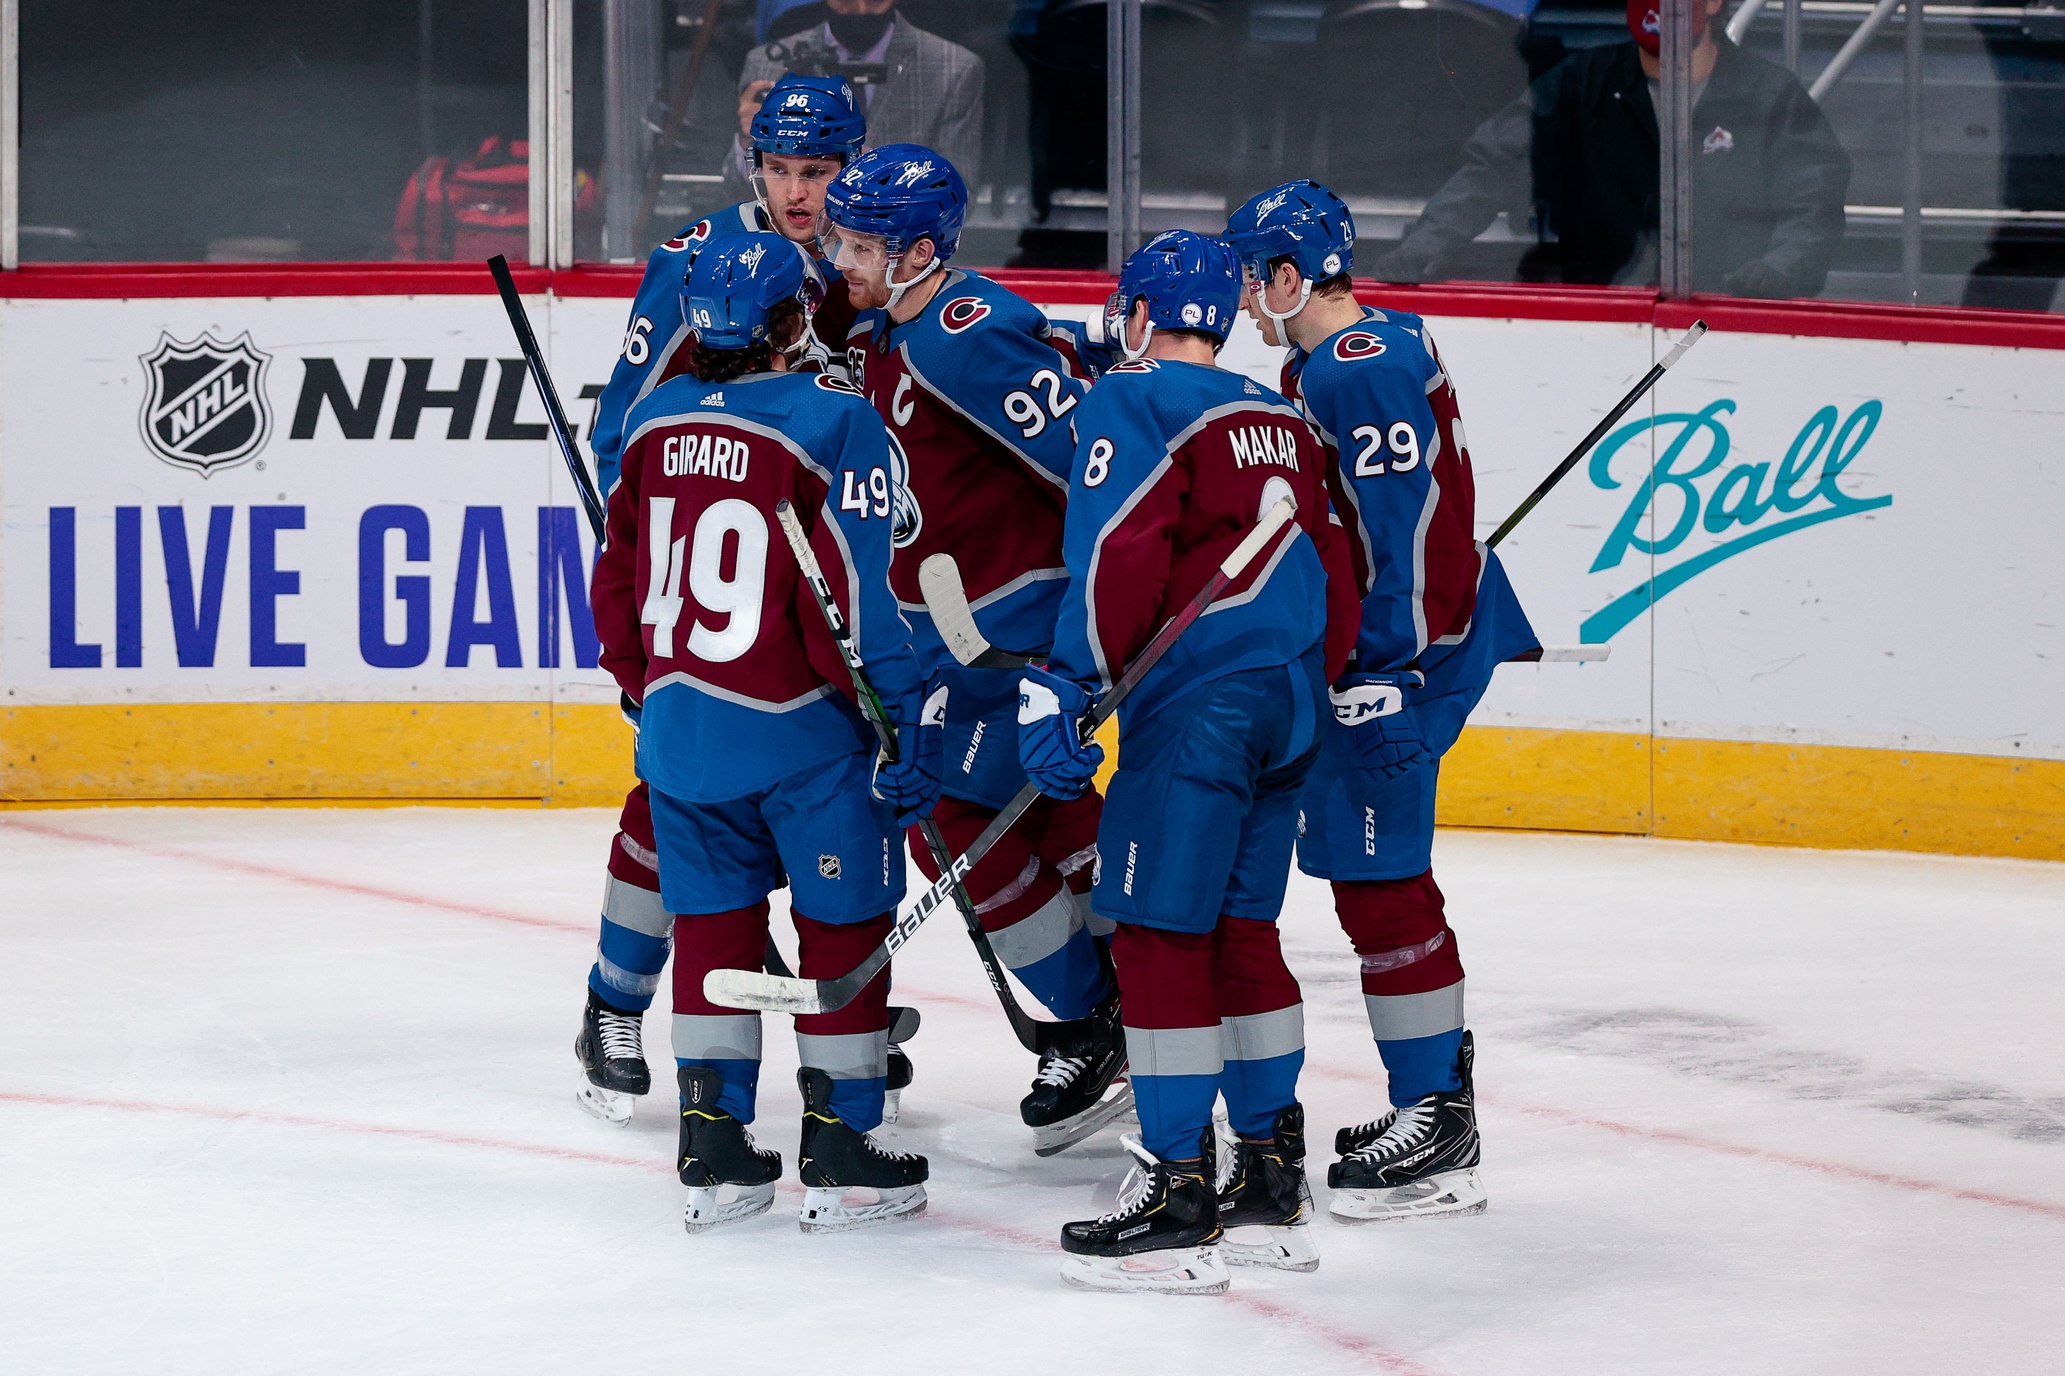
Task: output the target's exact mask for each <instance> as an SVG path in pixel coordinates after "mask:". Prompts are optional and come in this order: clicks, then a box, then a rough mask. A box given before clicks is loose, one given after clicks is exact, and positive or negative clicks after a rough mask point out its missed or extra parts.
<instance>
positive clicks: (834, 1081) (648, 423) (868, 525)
mask: <svg viewBox="0 0 2065 1376" xmlns="http://www.w3.org/2000/svg"><path fill="white" fill-rule="evenodd" d="M805 281H806V264H805V261H804V256H803V254H802V252H801V250H799V249H797V248H796V247H795V246H794V245H793V244H791V243H789V242H788V241H787V240H785V239H782V238H780V237H778V236H776V235H772V234H746V235H739V236H735V237H732V238H728V239H725V240H723V241H721V242H719V243H717V244H715V245H712V246H711V247H710V248H709V249H707V250H706V251H705V252H703V253H701V254H699V255H698V256H697V257H696V260H695V263H694V265H693V266H692V267H691V268H690V270H689V275H688V282H687V286H686V288H685V290H684V293H683V297H684V305H685V318H686V319H687V320H688V321H689V324H690V329H691V333H690V336H689V339H688V341H687V343H686V345H685V347H686V348H687V349H689V350H690V351H691V353H690V356H689V357H688V359H687V361H686V368H687V372H688V373H689V374H690V375H688V376H682V377H677V378H675V379H673V380H671V381H668V382H664V383H662V384H660V385H659V386H658V387H657V388H655V389H654V390H653V392H652V394H651V395H650V396H648V397H647V398H646V399H645V400H644V401H642V402H640V403H639V404H638V405H637V406H636V407H634V408H633V409H632V413H631V417H630V420H629V422H628V426H627V430H628V435H629V439H628V442H627V444H626V445H625V449H624V456H623V468H622V473H621V476H620V478H619V480H618V483H617V486H616V488H615V490H614V491H613V492H612V493H611V494H610V503H609V540H608V543H607V544H606V545H605V547H604V549H603V553H602V557H601V560H600V562H599V563H598V564H597V566H596V571H595V579H594V592H593V602H594V609H595V624H596V631H597V634H598V635H599V637H600V638H601V641H602V645H603V653H602V662H603V665H604V667H606V668H607V669H608V670H609V671H610V673H611V674H613V675H614V676H615V677H616V679H617V681H618V683H619V684H620V685H621V686H622V687H623V689H624V691H625V693H626V694H627V695H629V696H630V697H631V698H632V699H633V701H634V702H636V703H637V704H638V705H639V709H640V714H641V717H642V720H643V726H642V729H641V730H640V732H639V740H638V772H639V775H640V777H641V778H643V779H645V780H646V781H647V783H648V785H649V786H650V788H651V796H652V811H653V823H654V830H655V834H656V836H657V840H658V850H659V859H660V866H659V872H660V883H661V889H660V895H661V904H662V906H663V908H664V910H665V911H667V912H669V913H673V914H675V915H676V916H675V920H674V946H675V951H674V1054H675V1058H676V1061H677V1062H678V1065H679V1071H678V1079H679V1082H680V1089H681V1104H682V1119H681V1151H680V1157H679V1165H680V1173H681V1180H682V1183H683V1184H685V1185H687V1186H688V1187H689V1198H688V1207H687V1214H686V1222H687V1226H688V1228H689V1230H690V1231H696V1230H698V1229H701V1228H705V1227H709V1226H712V1225H714V1224H718V1223H724V1222H729V1221H731V1220H733V1219H738V1218H744V1217H748V1216H750V1215H752V1214H756V1213H759V1212H761V1211H764V1210H765V1209H766V1208H767V1207H768V1206H769V1204H770V1203H771V1202H772V1200H773V1198H774V1182H775V1180H776V1179H777V1178H778V1177H779V1175H780V1173H781V1158H780V1156H779V1155H778V1154H777V1153H775V1152H772V1151H763V1150H761V1149H759V1148H758V1147H756V1146H755V1145H754V1144H753V1140H752V1137H751V1135H750V1134H749V1133H748V1132H747V1131H746V1124H748V1123H750V1122H752V1120H753V1112H754V1099H755V1091H756V1088H757V1084H758V1079H759V1070H760V1019H759V1015H758V1014H755V1013H742V1012H739V1011H738V1010H736V1009H731V1008H724V1007H720V1006H717V1005H714V1004H710V1003H708V1002H706V1001H705V1000H704V998H703V992H702V989H703V978H704V976H705V975H706V974H707V973H708V972H709V971H711V970H713V969H718V968H733V969H752V970H757V969H760V968H761V956H762V952H763V951H764V950H765V949H766V943H767V923H768V903H767V896H768V893H769V892H770V891H771V890H772V889H774V888H776V887H778V886H779V885H780V884H781V882H782V877H783V875H784V874H786V875H787V876H788V883H789V886H790V891H791V896H792V897H791V908H792V912H791V916H792V917H793V919H794V922H795V925H796V931H797V938H798V944H799V950H800V958H799V964H800V966H801V970H802V973H803V975H804V976H805V977H817V976H826V975H834V974H843V973H844V972H845V971H847V970H849V969H851V968H852V967H853V966H854V965H855V964H857V963H858V962H859V961H860V960H861V958H862V957H863V956H865V955H866V954H867V953H868V952H869V951H870V950H871V949H873V948H874V947H875V946H876V945H877V944H879V943H880V942H881V940H882V939H883V937H884V936H886V935H887V934H888V931H889V928H890V924H891V921H892V919H893V917H894V905H895V903H896V902H897V900H898V899H899V898H901V897H902V895H903V889H904V879H903V839H902V836H901V834H900V832H901V821H902V820H903V819H906V818H908V817H910V816H912V815H914V814H922V813H923V812H924V811H925V810H926V809H927V808H929V807H930V806H931V804H932V801H933V800H934V799H935V798H936V797H937V796H938V783H937V780H936V777H935V776H934V773H933V772H931V771H928V770H927V769H926V768H925V767H924V766H923V763H922V760H923V757H924V755H925V753H926V750H927V741H928V740H929V743H930V745H931V746H933V747H936V744H937V738H938V732H937V730H936V729H933V730H928V731H925V732H923V733H920V732H919V730H918V722H919V717H920V692H919V690H920V686H921V679H920V677H919V673H918V665H917V661H916V660H915V658H913V656H912V655H911V652H910V646H909V630H908V628H907V627H906V626H905V624H904V622H903V620H902V618H901V617H899V616H898V614H897V611H896V606H895V603H894V602H893V601H892V600H891V598H890V596H889V593H888V573H889V551H890V543H889V542H890V527H891V523H892V521H893V504H892V502H891V500H890V487H889V479H890V474H889V447H888V443H887V441H886V439H885V437H884V434H883V430H882V423H881V421H880V420H879V419H878V418H877V417H876V415H875V413H874V412H873V410H872V409H870V408H869V407H868V405H867V403H866V402H865V401H863V400H862V399H861V397H860V396H859V395H858V394H857V393H856V392H854V390H853V389H852V388H851V387H849V386H847V385H846V384H845V383H843V382H840V381H838V380H836V379H834V378H831V377H827V376H824V375H818V374H801V373H790V372H789V371H788V369H789V365H790V363H791V362H792V361H793V359H794V358H795V357H796V356H797V355H799V354H800V353H801V351H802V349H803V347H804V341H805V339H806V336H807V332H808V319H807V311H806V306H805V300H804V296H805V288H804V284H805ZM854 493H860V494H862V499H861V500H858V501H855V500H850V498H851V496H852V494H854ZM842 495H843V497H845V498H849V500H842ZM783 500H786V501H788V502H789V503H791V504H792V505H793V506H794V507H795V508H796V510H797V512H798V513H799V515H800V517H801V519H802V521H803V522H804V524H805V525H806V526H807V527H809V529H810V531H811V541H812V544H813V546H814V547H815V548H816V549H817V551H818V554H819V557H820V558H821V559H822V561H823V563H824V565H825V569H826V571H827V576H828V577H829V579H830V580H831V583H832V587H833V591H834V594H835V595H836V596H838V597H840V598H841V600H842V602H843V603H844V607H845V612H846V618H847V621H848V624H849V625H851V626H852V627H853V628H854V634H855V635H856V637H857V640H858V644H859V649H860V653H861V655H862V657H863V659H864V660H865V661H866V663H867V665H868V669H869V671H870V673H871V674H872V675H873V678H874V681H875V684H876V686H877V688H878V689H879V691H880V692H881V694H882V696H883V698H884V700H885V702H886V703H887V704H888V707H889V711H890V714H891V716H892V718H893V720H894V721H895V723H896V727H897V731H898V734H899V741H900V759H899V760H897V761H894V762H886V761H884V760H882V759H881V758H879V757H878V756H877V753H876V751H875V749H874V748H873V736H872V734H871V732H870V731H869V729H868V728H867V727H866V726H865V725H864V724H863V720H862V718H861V716H860V713H859V712H858V711H857V710H856V709H855V707H854V705H853V704H852V703H851V702H850V701H848V699H847V698H845V697H843V696H841V694H840V692H839V691H838V689H837V688H836V687H835V685H838V684H841V683H844V682H846V681H847V678H846V673H845V670H844V668H843V665H842V661H841V660H840V658H839V655H838V651H837V647H836V646H835V645H834V644H833V643H832V641H831V638H830V636H829V634H828V633H827V632H826V630H825V627H824V623H823V621H822V620H821V618H820V616H819V612H818V609H817V607H816V606H815V605H814V603H813V602H812V600H811V596H810V594H809V592H808V590H807V588H806V587H804V586H803V585H802V582H801V578H800V576H799V573H798V570H797V567H796V562H795V560H794V558H793V557H792V556H791V555H790V554H789V552H788V546H787V544H786V543H785V541H784V540H783V538H782V537H781V535H780V534H779V532H777V531H775V530H774V529H773V526H774V524H775V516H774V511H775V506H776V504H777V503H778V502H781V501H783ZM921 735H922V736H923V737H924V738H926V739H925V740H921V739H920V737H921ZM934 769H935V770H936V754H935V756H934ZM887 1009H888V972H887V971H886V970H885V971H884V972H883V974H882V975H881V976H880V977H878V978H877V979H876V980H875V981H873V982H872V983H871V984H870V985H869V986H868V988H867V989H866V990H865V991H863V993H862V994H861V995H860V997H859V998H857V999H855V1000H854V1001H853V1002H852V1003H850V1004H848V1005H847V1006H846V1007H844V1008H842V1009H840V1010H838V1011H837V1012H833V1013H822V1014H814V1015H810V1016H804V1017H798V1018H797V1019H796V1041H797V1047H798V1052H799V1056H800V1059H801V1062H802V1069H801V1070H800V1071H799V1072H798V1075H797V1078H798V1081H799V1082H800V1084H801V1085H802V1089H803V1099H804V1116H803V1138H802V1146H801V1149H800V1154H801V1161H800V1163H799V1169H800V1172H801V1176H802V1182H803V1185H804V1187H805V1190H806V1193H805V1196H804V1203H803V1213H802V1223H803V1227H804V1229H805V1230H806V1231H816V1230H822V1229H828V1228H843V1227H852V1226H856V1225H859V1224H863V1223H873V1222H879V1221H885V1220H888V1219H894V1218H905V1217H910V1216H912V1215H914V1214H916V1213H918V1212H920V1211H922V1209H923V1208H924V1205H925V1189H924V1184H923V1182H924V1180H925V1178H926V1163H925V1160H924V1158H923V1157H918V1156H911V1155H905V1154H902V1153H898V1152H893V1151H885V1150H883V1149H882V1148H881V1147H879V1146H877V1145H876V1143H875V1142H874V1140H873V1139H872V1138H871V1137H870V1136H869V1135H868V1134H869V1132H870V1130H871V1129H873V1128H874V1127H875V1126H876V1125H877V1124H879V1123H880V1121H881V1118H882V1102H883V1095H884V1092H885V1089H886V1073H887V1026H888V1012H887Z"/></svg>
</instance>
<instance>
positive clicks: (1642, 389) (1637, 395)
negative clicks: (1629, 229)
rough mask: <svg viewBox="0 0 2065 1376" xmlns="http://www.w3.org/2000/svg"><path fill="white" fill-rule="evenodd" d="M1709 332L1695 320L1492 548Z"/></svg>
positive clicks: (1494, 536) (1511, 519) (1496, 536)
mask: <svg viewBox="0 0 2065 1376" xmlns="http://www.w3.org/2000/svg"><path fill="white" fill-rule="evenodd" d="M1705 333H1706V321H1704V320H1695V321H1693V322H1692V328H1691V329H1689V330H1687V331H1685V337H1684V338H1683V339H1680V340H1679V341H1678V342H1677V343H1676V344H1673V345H1672V346H1671V350H1670V352H1669V353H1667V354H1665V355H1664V356H1663V357H1662V358H1660V359H1658V360H1657V361H1656V363H1655V365H1654V366H1652V367H1651V368H1650V370H1649V371H1648V372H1646V373H1644V374H1642V380H1641V381H1640V382H1638V383H1636V384H1635V386H1634V388H1633V389H1632V390H1631V391H1630V392H1629V393H1628V394H1627V395H1626V396H1624V397H1622V398H1621V399H1620V400H1619V401H1618V402H1616V403H1615V404H1614V407H1613V409H1612V410H1611V411H1608V412H1607V413H1606V415H1605V416H1604V417H1603V418H1602V419H1601V420H1600V421H1599V423H1598V424H1597V425H1595V426H1593V427H1592V433H1591V434H1589V435H1586V436H1585V437H1584V438H1583V439H1582V440H1579V441H1578V445H1577V448H1575V449H1573V450H1571V451H1570V453H1569V454H1568V455H1567V456H1566V457H1565V458H1564V460H1563V462H1562V463H1559V464H1557V465H1556V468H1555V471H1553V472H1551V473H1550V474H1549V476H1548V477H1546V478H1544V479H1542V480H1541V483H1540V484H1539V485H1538V486H1537V487H1536V488H1535V490H1534V491H1532V492H1530V493H1528V494H1527V500H1526V501H1524V502H1522V503H1521V504H1520V505H1519V506H1517V507H1515V508H1513V514H1512V515H1511V516H1508V517H1507V518H1506V519H1505V520H1504V521H1503V522H1502V523H1501V524H1500V525H1499V528H1498V529H1497V530H1495V531H1493V532H1492V533H1491V538H1490V539H1489V540H1486V541H1485V542H1484V543H1485V545H1486V547H1487V548H1491V549H1496V548H1498V543H1499V541H1501V540H1503V539H1505V538H1506V537H1507V536H1508V535H1511V534H1512V533H1513V527H1514V526H1517V525H1519V524H1520V522H1521V521H1522V520H1523V519H1524V518H1525V517H1526V515H1527V513H1528V512H1530V511H1532V510H1534V509H1535V507H1536V506H1538V505H1539V504H1540V503H1541V500H1542V498H1544V497H1546V496H1548V495H1549V490H1550V489H1551V488H1553V487H1555V486H1556V484H1557V483H1560V482H1562V481H1563V479H1564V476H1565V475H1566V474H1568V473H1569V472H1570V470H1571V469H1573V468H1575V467H1577V461H1578V460H1579V459H1582V458H1583V457H1584V456H1585V455H1586V454H1588V453H1590V452H1591V449H1592V446H1593V445H1595V444H1597V443H1598V442H1599V441H1600V440H1601V439H1602V438H1604V437H1605V435H1606V432H1607V431H1608V430H1611V429H1612V428H1613V423H1614V422H1615V421H1617V420H1619V419H1620V418H1621V417H1622V416H1624V415H1626V414H1627V413H1628V408H1629V407H1631V406H1633V405H1634V404H1635V403H1636V402H1638V401H1640V400H1641V399H1642V397H1643V394H1644V393H1646V392H1647V391H1648V390H1649V389H1650V388H1651V387H1654V386H1655V385H1656V380H1657V379H1658V378H1660V377H1662V376H1663V375H1664V374H1665V373H1667V372H1669V371H1670V370H1671V365H1672V364H1674V363H1676V362H1677V361H1678V360H1679V359H1681V358H1683V357H1684V356H1685V351H1686V350H1687V349H1689V348H1691V347H1692V346H1693V345H1694V344H1697V343H1699V340H1700V336H1702V335H1704V334H1705ZM1600 658H1602V659H1603V658H1605V656H1604V655H1601V656H1600Z"/></svg>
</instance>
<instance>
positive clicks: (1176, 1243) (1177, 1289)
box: [1061, 1128, 1229, 1295]
mask: <svg viewBox="0 0 2065 1376" xmlns="http://www.w3.org/2000/svg"><path fill="white" fill-rule="evenodd" d="M1125 1145H1126V1150H1127V1151H1129V1152H1131V1153H1132V1154H1133V1157H1134V1159H1135V1160H1136V1161H1137V1162H1138V1164H1137V1165H1135V1166H1134V1167H1133V1172H1132V1174H1131V1175H1129V1176H1128V1177H1127V1178H1126V1183H1125V1186H1124V1188H1122V1189H1121V1190H1120V1192H1119V1200H1118V1205H1117V1207H1115V1208H1114V1209H1113V1210H1112V1211H1111V1212H1110V1213H1108V1214H1106V1215H1104V1216H1103V1217H1102V1218H1095V1219H1090V1220H1088V1221H1086V1222H1082V1223H1070V1224H1066V1225H1064V1226H1063V1227H1062V1229H1061V1250H1062V1251H1064V1252H1067V1253H1068V1256H1066V1257H1064V1258H1063V1259H1062V1262H1061V1279H1062V1280H1063V1281H1064V1282H1066V1283H1067V1284H1069V1285H1072V1286H1074V1287H1075V1288H1076V1289H1078V1290H1124V1291H1147V1292H1150V1293H1154V1294H1163V1295H1217V1294H1221V1293H1223V1292H1224V1291H1225V1289H1226V1287H1227V1284H1228V1283H1229V1281H1228V1277H1227V1274H1226V1260H1225V1258H1224V1257H1222V1256H1221V1255H1220V1254H1219V1247H1218V1243H1219V1239H1220V1234H1221V1230H1220V1227H1219V1196H1218V1194H1217V1193H1216V1192H1215V1191H1214V1189H1213V1187H1212V1186H1213V1180H1214V1178H1215V1174H1216V1172H1215V1169H1214V1166H1213V1159H1214V1156H1213V1147H1214V1145H1215V1144H1214V1142H1213V1134H1212V1129H1210V1128H1206V1129H1205V1130H1204V1132H1203V1133H1202V1134H1200V1137H1199V1141H1198V1150H1199V1152H1200V1154H1201V1155H1202V1158H1203V1159H1202V1160H1201V1161H1200V1162H1198V1163H1195V1164H1188V1165H1182V1166H1176V1165H1171V1164H1169V1163H1168V1162H1166V1161H1158V1160H1156V1159H1155V1158H1154V1156H1153V1155H1152V1154H1151V1153H1150V1152H1149V1151H1148V1150H1147V1148H1145V1147H1143V1146H1141V1145H1140V1139H1138V1138H1137V1137H1132V1136H1128V1137H1127V1138H1126V1139H1125Z"/></svg>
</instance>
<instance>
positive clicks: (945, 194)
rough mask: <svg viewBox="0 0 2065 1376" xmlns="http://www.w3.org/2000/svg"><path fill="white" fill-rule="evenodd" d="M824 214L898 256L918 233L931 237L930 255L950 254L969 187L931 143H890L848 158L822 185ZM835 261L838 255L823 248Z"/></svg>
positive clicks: (944, 257)
mask: <svg viewBox="0 0 2065 1376" xmlns="http://www.w3.org/2000/svg"><path fill="white" fill-rule="evenodd" d="M825 218H826V219H827V220H829V221H831V223H832V224H833V225H836V226H837V227H838V228H840V229H846V230H851V231H853V232H854V233H856V234H869V235H873V236H875V237H876V238H879V239H881V240H882V245H883V249H884V251H885V252H886V253H887V254H888V255H889V257H891V258H900V257H902V256H903V255H904V254H905V253H906V252H908V251H909V249H910V247H911V245H913V244H915V243H917V242H918V240H920V239H930V240H931V241H932V248H933V253H934V255H935V260H936V261H939V262H945V261H946V260H947V259H948V258H951V257H953V254H954V250H955V249H956V248H958V247H959V246H960V243H961V222H962V221H963V220H965V219H967V218H968V187H967V185H966V184H965V183H963V182H962V180H961V174H960V173H959V172H957V171H955V170H954V165H953V164H952V163H950V162H948V161H947V160H946V159H945V158H943V157H941V156H940V155H939V154H937V153H935V152H933V151H932V150H931V149H930V148H925V147H922V146H920V145H918V144H915V143H892V144H888V145H886V146H884V147H881V148H870V149H869V150H868V151H867V152H865V153H863V154H861V155H860V156H859V157H858V158H855V159H854V160H853V161H852V162H851V163H849V164H847V167H846V170H845V171H844V172H841V173H840V174H839V175H838V177H837V178H835V179H834V180H833V182H832V185H831V186H830V187H829V188H828V189H827V190H826V191H825ZM825 256H826V257H827V258H830V259H832V261H833V263H834V264H835V265H836V264H837V263H838V258H837V257H836V256H835V255H834V254H833V253H832V252H830V251H829V249H828V250H827V252H826V253H825Z"/></svg>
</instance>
